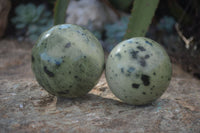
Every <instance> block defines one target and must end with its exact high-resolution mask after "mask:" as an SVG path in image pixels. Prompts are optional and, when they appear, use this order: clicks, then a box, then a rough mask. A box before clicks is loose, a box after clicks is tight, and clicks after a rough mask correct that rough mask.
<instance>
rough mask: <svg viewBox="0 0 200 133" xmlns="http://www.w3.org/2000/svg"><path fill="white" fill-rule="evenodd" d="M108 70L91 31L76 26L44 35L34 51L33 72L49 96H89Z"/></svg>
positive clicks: (63, 25)
mask: <svg viewBox="0 0 200 133" xmlns="http://www.w3.org/2000/svg"><path fill="white" fill-rule="evenodd" d="M103 69H104V52H103V49H102V46H101V44H100V43H99V41H98V40H97V39H96V37H95V36H94V35H93V34H92V33H90V32H89V31H88V30H86V29H83V28H81V27H79V26H76V25H72V24H62V25H57V26H54V27H52V28H51V29H49V30H48V31H46V32H44V33H43V34H42V35H41V36H40V38H39V39H38V41H37V43H36V45H35V46H34V47H33V49H32V70H33V72H34V74H35V77H36V80H37V81H38V83H39V84H40V85H41V86H42V87H43V88H44V89H45V90H46V91H48V92H49V93H51V94H53V95H56V96H60V97H67V98H74V97H79V96H82V95H85V94H86V93H88V92H89V91H90V90H91V89H92V88H93V87H94V86H95V85H96V83H97V82H98V80H99V78H100V76H101V74H102V72H103Z"/></svg>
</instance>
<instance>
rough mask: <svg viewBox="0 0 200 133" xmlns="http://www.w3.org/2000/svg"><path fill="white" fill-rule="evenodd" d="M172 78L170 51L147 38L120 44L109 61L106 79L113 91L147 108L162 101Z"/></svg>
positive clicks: (136, 38) (129, 101) (134, 39)
mask: <svg viewBox="0 0 200 133" xmlns="http://www.w3.org/2000/svg"><path fill="white" fill-rule="evenodd" d="M171 75H172V67H171V62H170V59H169V56H168V55H167V53H166V51H165V50H164V49H163V47H162V46H161V45H159V44H158V43H157V42H155V41H153V40H151V39H148V38H144V37H135V38H132V39H129V40H125V41H123V42H121V43H119V44H118V45H117V46H116V47H114V49H113V50H112V51H111V53H110V54H109V56H108V60H107V62H106V80H107V82H108V85H109V87H110V89H111V91H112V92H113V93H114V95H115V96H116V97H118V98H119V99H121V100H122V101H124V102H125V103H128V104H132V105H145V104H149V103H151V102H153V101H155V100H156V99H158V98H159V97H160V96H161V95H162V94H163V93H164V91H165V90H166V89H167V87H168V85H169V82H170V80H171Z"/></svg>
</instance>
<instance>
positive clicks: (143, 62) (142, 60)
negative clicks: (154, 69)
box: [139, 58, 146, 67]
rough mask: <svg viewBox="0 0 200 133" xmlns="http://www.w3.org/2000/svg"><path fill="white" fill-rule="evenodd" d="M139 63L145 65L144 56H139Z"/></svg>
mask: <svg viewBox="0 0 200 133" xmlns="http://www.w3.org/2000/svg"><path fill="white" fill-rule="evenodd" d="M139 63H140V65H141V66H142V67H145V66H146V61H145V59H144V58H140V60H139Z"/></svg>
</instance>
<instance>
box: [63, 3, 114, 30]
mask: <svg viewBox="0 0 200 133" xmlns="http://www.w3.org/2000/svg"><path fill="white" fill-rule="evenodd" d="M75 9H76V10H75ZM66 16H67V17H66V23H71V24H77V25H81V26H88V24H89V28H90V27H92V28H94V29H101V28H102V27H103V24H105V23H106V22H114V21H115V20H117V15H116V14H115V13H114V12H113V11H112V10H111V9H110V8H109V7H107V6H106V5H104V4H103V3H102V2H100V1H99V0H79V1H76V0H71V1H70V3H69V6H68V8H67V15H66Z"/></svg>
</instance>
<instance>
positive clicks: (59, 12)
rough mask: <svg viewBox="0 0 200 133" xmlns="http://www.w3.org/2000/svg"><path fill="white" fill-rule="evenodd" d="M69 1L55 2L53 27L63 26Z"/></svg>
mask: <svg viewBox="0 0 200 133" xmlns="http://www.w3.org/2000/svg"><path fill="white" fill-rule="evenodd" d="M69 2H70V0H57V1H56V5H55V7H54V25H58V24H64V23H65V16H66V10H67V7H68V4H69Z"/></svg>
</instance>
